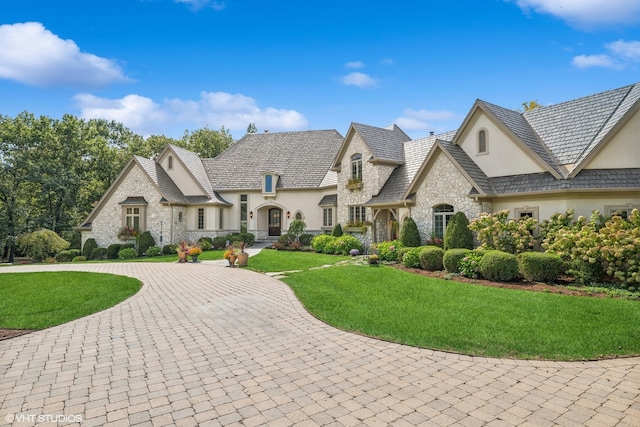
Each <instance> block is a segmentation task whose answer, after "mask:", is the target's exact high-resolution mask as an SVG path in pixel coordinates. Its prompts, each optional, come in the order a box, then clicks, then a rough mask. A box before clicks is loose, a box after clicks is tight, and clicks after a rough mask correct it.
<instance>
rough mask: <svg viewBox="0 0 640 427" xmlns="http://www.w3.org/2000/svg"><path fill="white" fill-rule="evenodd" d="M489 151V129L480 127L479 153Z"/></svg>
mask: <svg viewBox="0 0 640 427" xmlns="http://www.w3.org/2000/svg"><path fill="white" fill-rule="evenodd" d="M488 152H489V145H488V141H487V130H486V129H480V130H479V131H478V154H486V153H488Z"/></svg>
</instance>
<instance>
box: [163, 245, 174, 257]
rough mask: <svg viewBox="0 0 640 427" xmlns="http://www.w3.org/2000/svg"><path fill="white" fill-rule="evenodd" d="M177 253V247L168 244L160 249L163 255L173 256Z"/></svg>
mask: <svg viewBox="0 0 640 427" xmlns="http://www.w3.org/2000/svg"><path fill="white" fill-rule="evenodd" d="M177 252H178V245H176V244H170V245H164V246H163V247H162V253H163V254H165V255H173V254H175V253H177Z"/></svg>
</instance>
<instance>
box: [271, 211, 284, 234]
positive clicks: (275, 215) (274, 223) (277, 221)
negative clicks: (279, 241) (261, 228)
mask: <svg viewBox="0 0 640 427" xmlns="http://www.w3.org/2000/svg"><path fill="white" fill-rule="evenodd" d="M281 233H282V209H278V208H271V209H269V236H279V235H280V234H281Z"/></svg>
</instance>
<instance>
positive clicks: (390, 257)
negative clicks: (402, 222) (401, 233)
mask: <svg viewBox="0 0 640 427" xmlns="http://www.w3.org/2000/svg"><path fill="white" fill-rule="evenodd" d="M402 247H404V245H403V244H402V243H400V240H389V241H386V242H380V243H376V244H375V245H373V246H372V248H374V249H375V250H377V251H378V256H379V257H380V259H381V260H383V261H389V262H396V261H398V252H397V251H398V249H400V248H402Z"/></svg>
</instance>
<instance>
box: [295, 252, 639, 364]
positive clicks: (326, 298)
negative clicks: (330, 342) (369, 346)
mask: <svg viewBox="0 0 640 427" xmlns="http://www.w3.org/2000/svg"><path fill="white" fill-rule="evenodd" d="M284 281H285V282H286V283H287V284H288V285H289V286H291V288H292V289H293V290H294V292H295V293H296V295H297V296H298V298H299V299H300V301H301V302H302V303H303V304H304V306H305V307H306V308H307V309H308V310H309V311H310V312H311V313H312V314H313V315H314V316H316V317H318V318H319V319H321V320H323V321H325V322H327V323H329V324H331V325H334V326H336V327H338V328H340V329H343V330H346V331H354V332H358V333H362V334H365V335H369V336H374V337H379V338H381V339H384V340H389V341H393V342H398V343H404V344H408V345H413V346H418V347H425V348H430V349H434V350H444V351H452V352H456V353H463V354H468V355H475V356H487V357H506V358H518V359H547V360H590V359H598V358H607V357H615V356H637V355H640V329H639V328H638V325H640V303H639V302H637V301H628V300H620V299H612V298H609V299H606V298H591V297H575V296H566V295H557V294H550V293H543V292H529V291H521V290H511V289H503V288H495V287H487V286H481V285H473V284H464V283H458V282H454V281H448V280H441V279H432V278H427V277H424V276H419V275H413V274H411V273H408V272H403V271H400V270H396V269H393V268H390V267H385V266H380V267H369V266H355V265H353V266H342V267H334V268H327V269H320V270H312V271H304V272H300V273H294V274H292V275H291V276H290V277H288V278H286V279H284Z"/></svg>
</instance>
